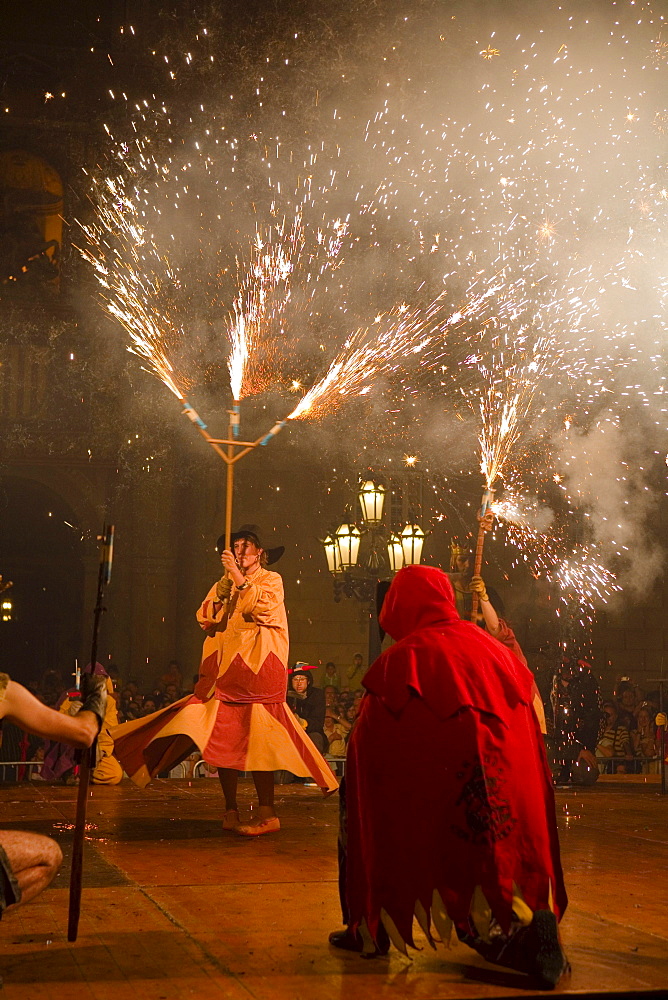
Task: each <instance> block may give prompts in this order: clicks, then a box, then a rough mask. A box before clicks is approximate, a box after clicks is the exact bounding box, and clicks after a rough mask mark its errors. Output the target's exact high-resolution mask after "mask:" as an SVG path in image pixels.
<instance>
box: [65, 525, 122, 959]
mask: <svg viewBox="0 0 668 1000" xmlns="http://www.w3.org/2000/svg"><path fill="white" fill-rule="evenodd" d="M98 541H100V542H101V545H100V568H99V570H98V574H97V601H96V603H95V611H94V613H93V614H94V619H93V640H92V643H91V651H90V664H91V671H94V670H95V664H96V663H97V639H98V634H99V631H100V619H101V618H102V612H103V611H105V610H106V608H105V607H104V606H103V604H102V600H103V598H104V588H105V586H106V585H107V584H108V583H109V581H110V580H111V564H112V560H113V556H114V526H113V524H108V525H107V524H105V525H104V527H103V529H102V534H101V535H100V536H99V538H98ZM96 756H97V740H94V741H93V745H92V746H91V747H90V749H88V750H83V751H82V752H81V764H80V767H79V788H78V791H77V812H76V819H75V823H74V839H73V842H72V869H71V873H70V909H69V916H68V922H67V940H68V941H76V939H77V934H78V931H79V916H80V914H81V887H82V880H83V849H84V838H85V834H86V807H87V805H88V789H89V786H90V776H91V772H92V771H93V769H94V768H95V759H96Z"/></svg>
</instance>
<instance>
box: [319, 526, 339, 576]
mask: <svg viewBox="0 0 668 1000" xmlns="http://www.w3.org/2000/svg"><path fill="white" fill-rule="evenodd" d="M322 544H323V545H324V546H325V556H326V558H327V569H328V570H329V572H330V573H334V574H336V573H340V572H341V557H340V556H339V546H338V545H337V543H336V540H335V539H334V538H332V536H331V535H327V538H324V539H323V542H322Z"/></svg>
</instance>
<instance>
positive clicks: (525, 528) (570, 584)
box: [492, 489, 621, 624]
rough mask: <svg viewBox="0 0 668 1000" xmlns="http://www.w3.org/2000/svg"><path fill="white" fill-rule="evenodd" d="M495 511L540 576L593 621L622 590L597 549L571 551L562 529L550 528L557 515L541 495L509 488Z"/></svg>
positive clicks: (533, 571)
mask: <svg viewBox="0 0 668 1000" xmlns="http://www.w3.org/2000/svg"><path fill="white" fill-rule="evenodd" d="M492 510H493V512H494V514H495V516H496V517H498V518H499V520H500V521H501V522H502V523H503V524H504V527H505V534H506V538H507V540H508V542H509V543H510V544H511V545H513V546H514V547H515V548H517V549H518V551H519V553H520V557H521V559H522V561H523V562H525V563H526V564H527V565H529V567H530V569H531V572H532V573H533V575H534V576H536V577H540V576H542V577H544V578H545V579H546V580H548V581H549V582H550V583H553V584H555V585H556V586H557V587H558V588H559V591H560V592H561V593H560V600H561V602H562V603H563V604H564V605H565V606H566V607H567V608H571V607H573V605H575V606H577V607H578V608H580V609H581V611H582V612H583V613H585V614H586V616H587V617H588V621H589V623H590V624H591V621H592V620H593V615H594V613H595V610H596V608H597V607H598V606H599V605H600V604H606V603H607V602H608V600H609V599H610V597H611V596H612V595H613V594H614V593H616V592H618V591H620V590H621V587H620V585H619V583H618V582H617V578H616V576H615V574H614V573H613V572H612V571H611V570H610V569H608V568H607V567H606V566H604V565H603V564H602V563H601V561H600V555H599V553H598V552H597V550H596V548H595V547H594V546H591V545H584V546H581V547H579V548H576V549H571V550H569V549H568V548H567V546H566V543H565V542H564V540H563V538H562V535H561V533H560V532H559V531H554V530H552V531H548V530H547V528H548V527H550V525H551V524H552V522H553V518H554V514H553V512H552V511H551V510H549V508H546V507H545V505H541V504H540V503H539V501H538V500H537V498H535V497H526V496H524V495H522V494H520V493H517V492H515V491H514V490H512V489H510V490H505V491H504V495H503V497H501V498H500V499H498V500H495V501H494V503H493V504H492Z"/></svg>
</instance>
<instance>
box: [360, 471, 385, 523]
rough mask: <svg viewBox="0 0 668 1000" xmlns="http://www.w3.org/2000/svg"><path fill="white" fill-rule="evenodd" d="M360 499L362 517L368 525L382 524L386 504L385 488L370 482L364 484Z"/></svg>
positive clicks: (361, 488)
mask: <svg viewBox="0 0 668 1000" xmlns="http://www.w3.org/2000/svg"><path fill="white" fill-rule="evenodd" d="M357 496H358V497H359V502H360V507H361V508H362V517H363V518H364V520H365V521H366V523H367V524H380V522H381V521H382V520H383V505H384V504H385V487H384V486H376V484H375V483H373V482H371V480H369V481H368V482H366V483H362V485H361V487H360V491H359V493H358V494H357Z"/></svg>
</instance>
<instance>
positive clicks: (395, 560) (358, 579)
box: [323, 479, 425, 663]
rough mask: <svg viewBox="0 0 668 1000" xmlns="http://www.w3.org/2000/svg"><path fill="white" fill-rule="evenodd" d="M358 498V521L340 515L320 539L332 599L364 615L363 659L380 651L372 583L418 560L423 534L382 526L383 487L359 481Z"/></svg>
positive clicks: (410, 527) (408, 528) (413, 527)
mask: <svg viewBox="0 0 668 1000" xmlns="http://www.w3.org/2000/svg"><path fill="white" fill-rule="evenodd" d="M357 496H358V499H359V503H360V508H361V510H362V522H363V523H362V525H361V527H358V526H357V525H356V524H354V523H353V522H352V521H351V520H348V519H346V520H345V521H344V522H343V524H340V525H339V527H338V528H337V529H336V531H333V532H330V533H329V534H328V535H327V537H326V538H325V539H324V540H323V546H324V549H325V556H326V558H327V568H328V570H329V572H330V573H331V574H332V576H333V577H334V600H335V601H337V602H338V601H340V600H341V598H342V597H354V598H355V599H356V600H358V601H359V602H360V603H361V604H363V605H365V607H366V608H367V609H368V613H369V663H371V662H372V661H373V660H374V659H375V658H376V657H377V656H378V655H379V653H380V638H379V634H378V627H377V625H378V620H377V617H376V587H377V585H378V583H379V582H380V581H381V580H386V579H388V577H390V576H391V575H393V574H394V573H397V572H398V571H399V570H400V569H401V568H402V566H413V565H417V564H419V562H420V559H421V558H422V547H423V544H424V539H425V533H424V531H423V530H422V528H421V527H420V526H419V525H417V524H407V525H405V527H404V528H403V529H402V530H401V532H400V533H397V532H388V531H387V529H386V528H384V526H383V523H382V521H383V510H384V507H385V496H386V489H385V487H384V486H382V485H380V484H378V483H375V482H374V481H373V480H371V479H369V480H366V481H365V482H363V483H361V485H360V488H359V491H358V494H357Z"/></svg>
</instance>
